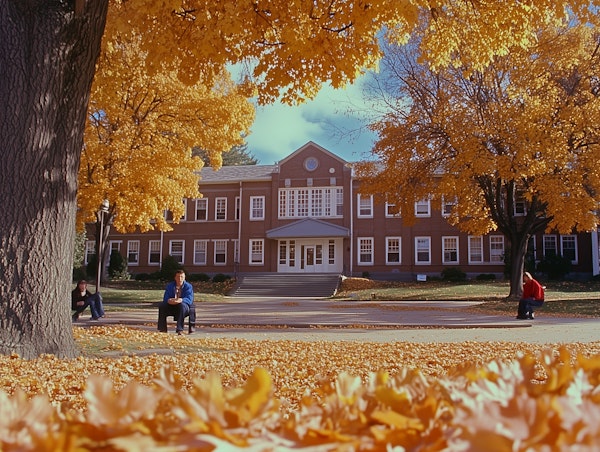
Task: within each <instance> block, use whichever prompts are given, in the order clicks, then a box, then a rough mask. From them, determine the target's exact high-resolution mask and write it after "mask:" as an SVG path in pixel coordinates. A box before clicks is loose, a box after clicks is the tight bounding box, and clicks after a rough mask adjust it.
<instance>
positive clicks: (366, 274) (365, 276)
mask: <svg viewBox="0 0 600 452" xmlns="http://www.w3.org/2000/svg"><path fill="white" fill-rule="evenodd" d="M370 276H371V275H370V274H369V272H362V277H363V278H367V279H369V277H370Z"/></svg>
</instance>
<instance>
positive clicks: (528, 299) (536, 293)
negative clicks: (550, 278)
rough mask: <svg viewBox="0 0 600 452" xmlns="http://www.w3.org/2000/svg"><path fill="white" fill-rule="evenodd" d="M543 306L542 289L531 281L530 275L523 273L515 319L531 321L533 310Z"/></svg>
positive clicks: (538, 284) (537, 283) (535, 282)
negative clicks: (521, 290) (520, 294)
mask: <svg viewBox="0 0 600 452" xmlns="http://www.w3.org/2000/svg"><path fill="white" fill-rule="evenodd" d="M543 304H544V288H543V287H542V286H541V285H540V283H539V282H537V281H536V280H535V279H533V276H531V273H529V272H525V273H523V295H522V296H521V299H520V300H519V309H518V312H517V319H529V320H533V308H537V307H540V306H542V305H543Z"/></svg>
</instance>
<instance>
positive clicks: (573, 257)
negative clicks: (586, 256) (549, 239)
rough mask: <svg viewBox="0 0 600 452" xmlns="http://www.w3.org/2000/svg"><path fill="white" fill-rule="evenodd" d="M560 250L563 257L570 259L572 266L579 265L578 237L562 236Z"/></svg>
mask: <svg viewBox="0 0 600 452" xmlns="http://www.w3.org/2000/svg"><path fill="white" fill-rule="evenodd" d="M560 249H561V254H562V256H563V257H565V258H567V259H569V260H570V261H571V263H572V264H577V236H575V235H561V236H560Z"/></svg>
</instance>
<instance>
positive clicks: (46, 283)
mask: <svg viewBox="0 0 600 452" xmlns="http://www.w3.org/2000/svg"><path fill="white" fill-rule="evenodd" d="M75 3H76V2H74V1H72V0H71V1H67V0H62V1H52V2H49V1H44V0H0V203H1V204H2V221H1V222H0V353H3V354H10V353H17V354H19V355H20V356H21V357H23V358H27V359H29V358H34V357H37V356H39V355H41V354H47V353H49V354H55V355H57V356H59V357H62V358H68V357H74V356H76V355H77V348H76V346H75V342H74V340H73V334H72V326H71V316H70V312H71V311H70V309H71V302H70V292H71V290H72V261H73V249H74V239H73V238H74V236H75V234H74V233H75V212H76V208H77V204H76V194H77V173H78V169H79V161H80V155H81V149H82V146H83V131H84V126H85V120H86V112H87V105H88V100H89V92H90V87H91V83H92V79H93V75H94V69H95V63H96V59H97V57H98V54H99V52H100V42H101V38H102V34H103V32H104V25H105V21H106V14H107V8H108V0H93V1H92V0H88V1H84V2H77V5H79V8H78V12H77V13H76V12H75Z"/></svg>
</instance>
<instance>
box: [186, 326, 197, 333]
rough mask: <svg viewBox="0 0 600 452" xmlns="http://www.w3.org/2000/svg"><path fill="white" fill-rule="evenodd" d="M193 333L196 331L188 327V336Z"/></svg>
mask: <svg viewBox="0 0 600 452" xmlns="http://www.w3.org/2000/svg"><path fill="white" fill-rule="evenodd" d="M194 331H196V329H195V328H193V327H191V326H190V327H189V329H188V334H193V333H194Z"/></svg>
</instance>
